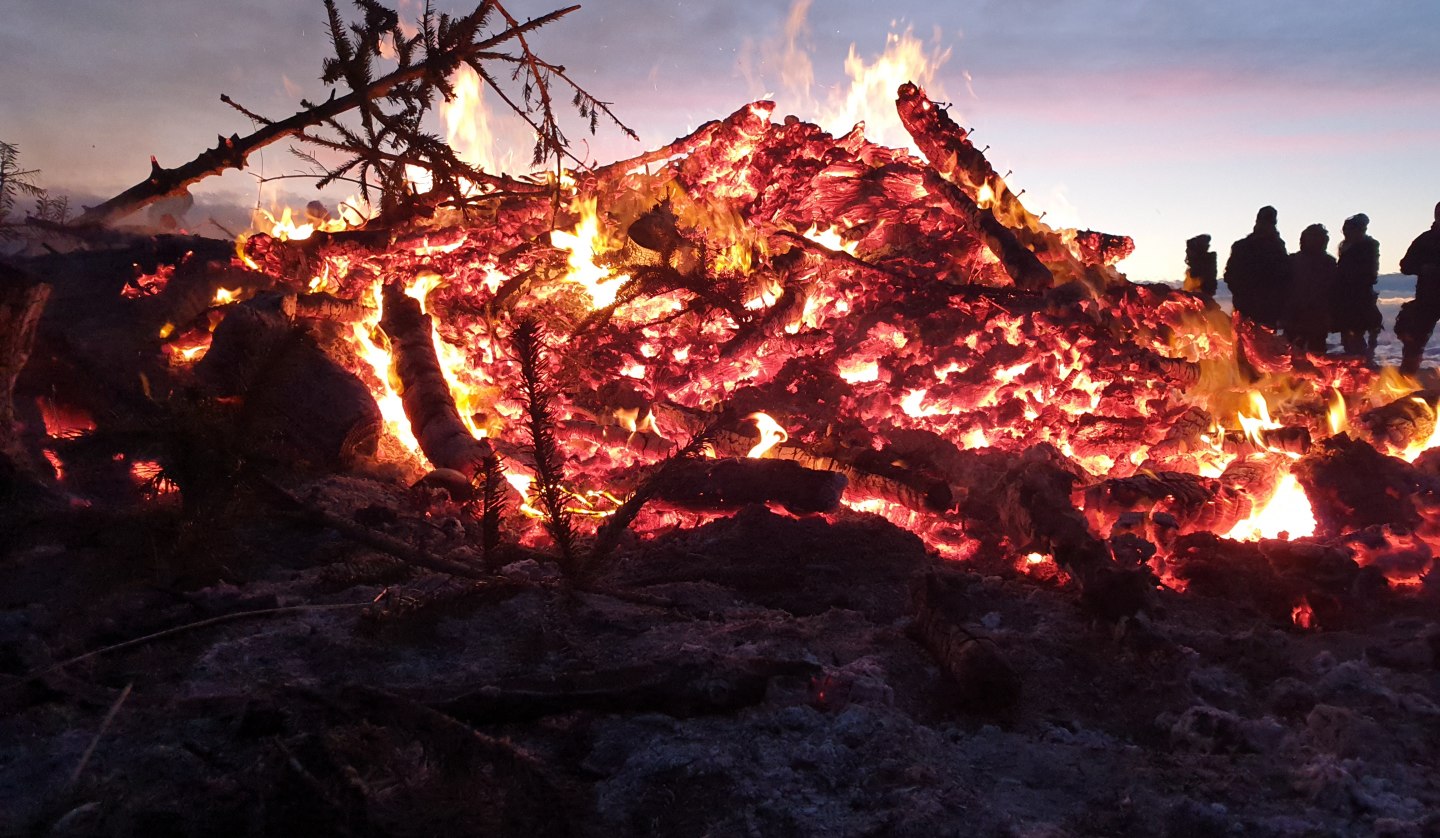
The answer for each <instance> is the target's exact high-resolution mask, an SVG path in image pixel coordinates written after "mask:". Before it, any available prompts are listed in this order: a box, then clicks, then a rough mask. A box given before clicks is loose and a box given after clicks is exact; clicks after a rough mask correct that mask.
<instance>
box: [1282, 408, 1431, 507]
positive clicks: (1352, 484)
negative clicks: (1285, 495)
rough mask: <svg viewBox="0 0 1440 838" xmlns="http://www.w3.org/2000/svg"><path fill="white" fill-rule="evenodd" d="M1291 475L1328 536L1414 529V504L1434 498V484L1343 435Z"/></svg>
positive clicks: (1321, 447)
mask: <svg viewBox="0 0 1440 838" xmlns="http://www.w3.org/2000/svg"><path fill="white" fill-rule="evenodd" d="M1402 401H1403V400H1402ZM1294 472H1295V477H1296V478H1297V479H1299V481H1300V485H1301V486H1303V487H1304V488H1305V494H1306V495H1308V496H1309V498H1310V505H1311V507H1312V508H1313V509H1314V511H1315V521H1316V523H1317V524H1319V525H1320V530H1321V531H1322V532H1324V533H1328V534H1330V535H1338V534H1340V533H1341V532H1344V531H1346V530H1354V529H1362V528H1364V527H1367V526H1371V525H1381V524H1398V525H1400V526H1403V527H1407V528H1414V527H1415V526H1418V525H1419V523H1420V520H1421V519H1420V514H1419V512H1418V511H1417V510H1416V504H1415V500H1416V499H1417V498H1419V497H1420V496H1421V495H1434V494H1436V493H1440V479H1437V478H1436V477H1434V476H1432V475H1428V474H1425V473H1424V472H1422V471H1420V470H1419V469H1417V468H1415V467H1414V466H1412V465H1410V464H1409V463H1407V462H1405V461H1404V460H1400V459H1396V458H1395V457H1387V456H1385V455H1383V454H1381V453H1380V452H1378V451H1376V450H1375V449H1374V448H1372V447H1371V446H1370V445H1369V444H1368V443H1366V442H1363V441H1361V440H1356V439H1351V438H1350V437H1349V436H1347V435H1345V434H1339V435H1337V436H1333V437H1330V438H1329V439H1327V440H1325V441H1324V442H1322V443H1320V445H1318V446H1316V448H1315V450H1314V451H1313V452H1312V453H1311V454H1309V455H1308V456H1306V457H1304V458H1303V459H1301V460H1300V462H1298V463H1296V464H1295V469H1294Z"/></svg>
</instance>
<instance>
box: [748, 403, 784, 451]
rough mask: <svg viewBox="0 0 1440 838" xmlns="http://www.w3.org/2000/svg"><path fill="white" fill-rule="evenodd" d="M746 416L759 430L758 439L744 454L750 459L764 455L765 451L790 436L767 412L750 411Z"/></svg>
mask: <svg viewBox="0 0 1440 838" xmlns="http://www.w3.org/2000/svg"><path fill="white" fill-rule="evenodd" d="M746 418H748V419H750V420H752V421H753V422H754V423H755V428H756V429H757V430H758V431H760V441H759V442H758V443H756V444H755V447H754V448H751V449H750V453H748V454H746V455H745V456H747V457H749V458H751V459H758V458H760V457H763V456H765V452H767V451H769V450H770V449H771V448H774V447H775V446H777V445H779V444H780V443H782V442H784V441H785V440H787V439H789V438H790V434H789V432H788V431H786V430H785V429H784V428H782V427H781V426H780V423H779V422H776V421H775V420H774V419H773V418H771V416H770V414H768V413H752V414H750V415H749V416H748V417H746Z"/></svg>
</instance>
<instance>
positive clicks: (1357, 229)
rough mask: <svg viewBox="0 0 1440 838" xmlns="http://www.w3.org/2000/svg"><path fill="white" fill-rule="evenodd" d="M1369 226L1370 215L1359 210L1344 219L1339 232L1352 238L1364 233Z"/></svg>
mask: <svg viewBox="0 0 1440 838" xmlns="http://www.w3.org/2000/svg"><path fill="white" fill-rule="evenodd" d="M1369 227H1370V216H1368V215H1366V214H1365V213H1363V212H1359V213H1356V214H1354V215H1352V216H1350V217H1349V218H1347V219H1345V225H1344V226H1343V227H1341V228H1340V232H1342V233H1344V234H1345V238H1347V239H1353V238H1358V237H1360V236H1363V235H1365V231H1366V230H1367V229H1369Z"/></svg>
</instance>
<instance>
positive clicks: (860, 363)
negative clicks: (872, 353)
mask: <svg viewBox="0 0 1440 838" xmlns="http://www.w3.org/2000/svg"><path fill="white" fill-rule="evenodd" d="M835 371H836V372H838V373H839V374H840V377H841V378H843V379H845V380H846V381H848V382H850V383H851V384H859V383H861V382H862V381H879V380H880V365H879V364H878V363H876V362H874V361H865V360H854V361H848V362H842V363H840V364H839V365H838V366H837V367H836V369H835Z"/></svg>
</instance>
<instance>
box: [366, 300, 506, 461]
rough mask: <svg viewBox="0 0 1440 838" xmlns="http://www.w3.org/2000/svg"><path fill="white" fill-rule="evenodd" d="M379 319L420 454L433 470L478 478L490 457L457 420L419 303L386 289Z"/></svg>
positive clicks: (427, 318)
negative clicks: (449, 470) (477, 474)
mask: <svg viewBox="0 0 1440 838" xmlns="http://www.w3.org/2000/svg"><path fill="white" fill-rule="evenodd" d="M382 305H383V309H384V314H383V315H382V316H381V318H380V328H381V329H383V330H384V332H385V334H386V335H387V336H388V337H389V338H390V348H391V351H392V352H393V353H394V357H395V374H396V375H397V376H398V377H399V379H400V386H401V392H400V400H401V402H402V403H403V404H404V407H405V418H406V419H408V420H410V429H411V430H412V431H414V433H415V438H416V439H417V440H418V441H419V442H420V450H421V451H423V452H424V453H425V457H426V458H427V459H429V460H430V462H431V464H433V465H434V466H435V467H436V468H448V469H454V470H455V471H458V472H460V473H461V474H469V475H473V474H475V473H476V472H478V471H479V470H480V468H481V466H482V465H483V464H484V462H485V458H486V457H489V456H490V455H491V454H492V453H494V452H493V451H492V450H491V448H490V446H489V445H488V444H487V443H485V442H484V441H482V440H479V439H476V438H475V437H474V435H473V434H471V433H470V430H469V428H467V427H466V426H465V423H464V422H463V421H461V419H460V411H459V410H458V409H457V408H456V407H455V397H454V396H453V395H452V394H451V393H450V385H449V384H448V383H447V382H446V381H445V374H444V372H443V371H442V370H441V367H440V359H439V358H438V357H437V356H436V354H435V338H434V325H433V323H432V322H431V319H430V315H428V314H426V313H424V311H422V310H421V307H420V301H419V300H417V299H415V298H414V297H410V296H408V295H406V294H405V292H404V291H403V290H402V289H401V287H400V286H399V285H398V284H395V283H390V284H388V285H386V286H385V289H384V292H383V303H382Z"/></svg>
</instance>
